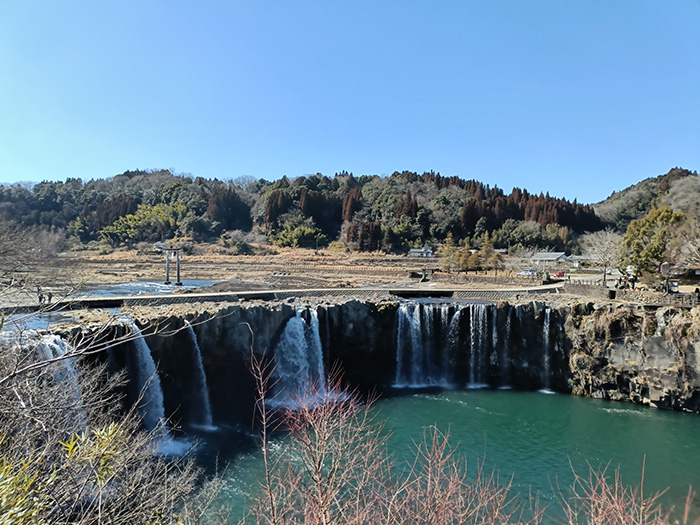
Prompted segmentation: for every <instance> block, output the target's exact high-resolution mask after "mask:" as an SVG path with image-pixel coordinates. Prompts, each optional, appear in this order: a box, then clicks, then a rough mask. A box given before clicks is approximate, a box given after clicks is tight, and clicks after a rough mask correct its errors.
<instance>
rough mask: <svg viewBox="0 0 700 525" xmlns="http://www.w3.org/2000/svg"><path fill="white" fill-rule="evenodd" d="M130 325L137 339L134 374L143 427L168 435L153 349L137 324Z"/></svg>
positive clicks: (134, 354)
mask: <svg viewBox="0 0 700 525" xmlns="http://www.w3.org/2000/svg"><path fill="white" fill-rule="evenodd" d="M128 325H129V328H130V329H131V332H132V334H134V337H135V339H134V353H133V357H134V363H135V365H136V366H135V367H134V368H135V370H134V372H135V373H136V378H135V379H136V385H137V387H138V390H139V393H140V396H141V401H140V402H139V405H138V406H139V410H140V411H141V417H142V418H143V426H144V428H145V429H146V430H148V431H152V430H157V429H161V430H162V431H163V432H164V433H165V434H167V428H166V427H165V407H164V405H163V389H162V388H161V385H160V377H158V371H157V370H156V363H155V361H154V360H153V356H152V355H151V349H150V348H149V347H148V344H147V343H146V341H145V339H144V338H143V335H141V330H139V327H138V326H136V323H135V322H133V321H128Z"/></svg>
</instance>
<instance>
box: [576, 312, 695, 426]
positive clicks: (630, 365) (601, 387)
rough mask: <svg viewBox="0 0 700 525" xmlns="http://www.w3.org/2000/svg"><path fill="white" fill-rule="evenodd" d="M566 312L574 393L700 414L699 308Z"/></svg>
mask: <svg viewBox="0 0 700 525" xmlns="http://www.w3.org/2000/svg"><path fill="white" fill-rule="evenodd" d="M564 310H565V313H564V318H565V319H566V321H565V332H566V335H567V339H569V341H571V350H570V359H569V368H570V370H569V373H570V382H571V391H572V393H573V394H575V395H584V396H590V397H596V398H601V399H613V400H620V401H631V402H633V403H639V404H644V405H650V406H655V407H659V408H670V409H675V410H684V411H689V412H700V378H698V352H699V350H700V310H698V309H697V308H695V309H692V310H689V309H676V308H670V307H663V308H658V309H645V308H644V307H641V306H631V305H621V304H591V303H589V304H578V305H574V306H571V307H566V308H564Z"/></svg>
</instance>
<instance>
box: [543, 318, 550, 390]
mask: <svg viewBox="0 0 700 525" xmlns="http://www.w3.org/2000/svg"><path fill="white" fill-rule="evenodd" d="M550 316H551V309H550V308H549V307H546V308H545V309H544V321H543V324H542V391H546V392H551V390H550V364H549V361H550V358H551V356H550V346H551V345H550V337H549V331H550V323H551V320H550Z"/></svg>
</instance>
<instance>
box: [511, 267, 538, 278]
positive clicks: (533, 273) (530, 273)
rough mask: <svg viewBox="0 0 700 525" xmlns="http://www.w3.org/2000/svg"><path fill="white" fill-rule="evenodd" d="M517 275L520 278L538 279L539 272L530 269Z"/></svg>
mask: <svg viewBox="0 0 700 525" xmlns="http://www.w3.org/2000/svg"><path fill="white" fill-rule="evenodd" d="M515 275H517V276H518V277H537V270H533V269H532V268H528V269H527V270H523V271H522V272H518V273H516V274H515Z"/></svg>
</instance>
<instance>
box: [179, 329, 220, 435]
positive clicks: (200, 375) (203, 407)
mask: <svg viewBox="0 0 700 525" xmlns="http://www.w3.org/2000/svg"><path fill="white" fill-rule="evenodd" d="M185 325H186V326H187V332H188V333H189V334H190V339H191V340H192V348H193V350H194V357H195V381H196V384H197V400H198V402H199V403H198V410H197V412H198V415H199V416H200V418H199V421H197V424H198V425H200V426H202V427H205V428H213V426H214V421H213V418H212V415H211V401H210V399H209V387H208V386H207V375H206V373H205V372H204V363H203V362H202V351H201V349H200V348H199V343H198V342H197V334H195V333H194V328H192V325H191V324H190V323H189V321H185Z"/></svg>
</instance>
